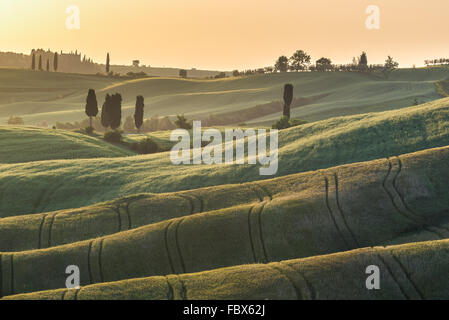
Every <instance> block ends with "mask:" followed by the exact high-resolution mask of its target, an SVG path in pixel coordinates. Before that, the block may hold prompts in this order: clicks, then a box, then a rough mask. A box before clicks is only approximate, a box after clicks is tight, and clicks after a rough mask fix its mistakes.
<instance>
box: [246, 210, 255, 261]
mask: <svg viewBox="0 0 449 320" xmlns="http://www.w3.org/2000/svg"><path fill="white" fill-rule="evenodd" d="M255 206H256V205H253V206H252V207H251V208H249V211H248V233H249V242H250V245H251V252H252V253H253V259H254V263H257V258H256V251H255V250H254V241H253V233H252V231H251V214H252V211H253V209H254V207H255Z"/></svg>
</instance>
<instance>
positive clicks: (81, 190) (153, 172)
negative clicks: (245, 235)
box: [0, 99, 449, 217]
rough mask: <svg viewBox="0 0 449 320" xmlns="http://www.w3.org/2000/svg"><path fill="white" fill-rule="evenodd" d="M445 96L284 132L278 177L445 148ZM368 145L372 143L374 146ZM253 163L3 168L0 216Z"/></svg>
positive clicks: (232, 179) (158, 159) (212, 178)
mask: <svg viewBox="0 0 449 320" xmlns="http://www.w3.org/2000/svg"><path fill="white" fill-rule="evenodd" d="M448 104H449V99H441V100H438V101H435V102H431V103H428V104H424V105H420V106H416V107H410V108H405V109H401V110H397V111H388V112H382V113H371V114H364V115H358V116H350V117H339V118H333V119H329V120H324V121H320V122H315V123H310V124H305V125H302V126H299V127H294V128H290V129H287V130H283V131H281V132H280V134H279V170H278V174H277V176H284V175H288V174H292V173H297V172H305V171H312V170H317V169H323V168H328V167H332V166H337V165H341V164H346V163H352V162H359V161H368V160H373V159H377V158H381V157H389V156H395V155H399V154H405V153H410V152H414V151H418V150H424V149H428V148H433V147H440V146H444V145H447V141H448V136H449V107H448ZM372 141H376V143H375V144H373V143H372ZM258 169H259V167H258V166H257V165H220V166H217V165H200V166H194V165H179V166H175V165H173V164H172V163H171V161H170V158H169V153H168V152H165V153H158V154H153V155H146V156H132V157H126V158H98V159H73V160H49V161H43V162H32V163H25V164H20V163H17V164H3V165H0V194H1V195H2V197H3V199H9V201H7V202H5V201H2V202H0V216H3V217H6V216H13V215H18V214H29V213H39V212H45V211H53V210H59V209H67V208H77V207H81V206H86V205H91V204H94V203H98V202H102V201H108V200H113V199H115V198H118V197H122V196H126V195H133V194H138V193H143V192H144V193H145V192H147V193H148V192H149V193H163V192H174V191H181V190H188V189H195V188H201V187H208V186H214V185H223V184H233V183H243V182H248V181H254V180H260V179H262V178H266V177H263V176H260V175H259V170H258Z"/></svg>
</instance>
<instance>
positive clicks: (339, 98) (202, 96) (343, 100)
mask: <svg viewBox="0 0 449 320" xmlns="http://www.w3.org/2000/svg"><path fill="white" fill-rule="evenodd" d="M448 77H449V68H445V67H441V68H429V69H401V70H398V71H396V72H394V73H393V74H392V75H391V77H390V78H389V79H383V78H380V77H378V76H377V75H373V74H362V73H348V72H338V73H284V74H267V75H259V76H252V77H240V78H227V79H219V80H194V79H179V78H146V79H136V80H127V81H123V80H120V79H112V78H107V77H98V76H93V75H75V74H61V73H47V72H31V71H25V70H8V69H0V83H2V87H1V88H0V91H1V93H2V94H1V97H0V123H1V122H6V121H7V119H8V118H9V117H10V116H12V115H16V116H21V117H23V118H24V119H25V122H26V123H27V124H34V123H40V122H43V121H46V122H47V123H49V124H54V123H55V122H56V121H60V122H74V121H79V120H81V119H84V118H85V114H84V105H85V98H86V95H87V90H88V89H89V88H93V89H96V91H97V98H98V100H99V104H100V105H101V104H102V102H103V99H104V96H105V95H106V93H114V92H120V93H121V94H122V96H123V99H124V100H123V116H124V117H126V116H128V115H132V114H133V111H134V105H135V99H136V96H137V95H143V96H144V97H145V103H146V106H147V108H146V111H145V112H146V117H147V118H150V117H151V116H152V115H155V114H158V115H159V116H166V115H169V116H173V115H176V114H185V115H186V116H187V117H188V118H190V119H192V118H198V117H203V116H204V114H205V110H206V112H207V113H208V114H213V115H220V114H225V115H227V117H229V116H230V115H232V113H233V112H234V113H235V112H237V111H241V110H244V112H243V113H242V114H248V115H249V118H248V119H251V121H252V122H254V123H260V122H265V121H271V122H273V121H274V120H275V119H277V118H280V115H281V108H280V107H279V111H278V112H274V111H273V110H271V108H270V110H268V111H267V112H268V113H265V112H262V113H261V114H260V115H259V117H256V118H255V117H254V112H253V111H254V110H259V109H260V108H258V107H257V106H261V105H262V106H263V105H267V104H272V103H273V101H279V100H281V99H282V90H283V86H284V84H285V83H287V82H290V83H292V84H293V85H294V86H295V88H296V89H295V96H296V98H301V97H302V98H306V97H309V98H310V97H317V96H321V98H320V99H318V100H316V101H313V102H312V103H309V104H307V105H303V106H301V107H298V108H295V109H293V110H292V116H293V117H296V118H301V119H304V120H307V121H317V120H323V119H328V118H331V117H335V116H342V115H350V114H359V113H366V112H373V111H384V110H391V109H397V108H402V107H406V106H409V105H411V104H413V101H414V99H415V98H419V100H420V101H431V100H435V99H438V98H439V95H438V94H437V92H436V87H435V82H436V81H439V80H444V79H447V78H448ZM227 121H236V123H234V124H237V123H239V122H242V121H245V122H246V119H242V118H241V117H237V118H235V119H234V117H230V119H227ZM230 124H232V123H230Z"/></svg>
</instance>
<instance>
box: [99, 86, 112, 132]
mask: <svg viewBox="0 0 449 320" xmlns="http://www.w3.org/2000/svg"><path fill="white" fill-rule="evenodd" d="M110 106H111V96H110V95H109V94H106V98H105V100H104V103H103V107H102V108H101V125H102V126H103V127H104V128H105V129H107V128H108V127H109V126H110V125H111V121H110V120H109V110H110Z"/></svg>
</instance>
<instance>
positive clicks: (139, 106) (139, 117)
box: [134, 96, 145, 133]
mask: <svg viewBox="0 0 449 320" xmlns="http://www.w3.org/2000/svg"><path fill="white" fill-rule="evenodd" d="M144 107H145V104H144V99H143V97H142V96H137V99H136V110H135V112H134V124H135V125H136V128H137V132H138V133H140V128H141V127H142V124H143V113H144Z"/></svg>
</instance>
